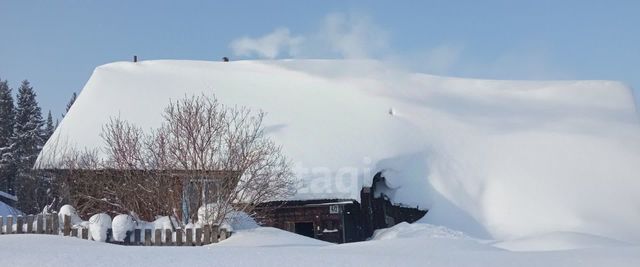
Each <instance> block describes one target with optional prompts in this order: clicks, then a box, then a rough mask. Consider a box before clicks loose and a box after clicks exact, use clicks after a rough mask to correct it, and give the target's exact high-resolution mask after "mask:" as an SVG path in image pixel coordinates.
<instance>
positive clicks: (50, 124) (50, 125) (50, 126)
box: [42, 110, 57, 143]
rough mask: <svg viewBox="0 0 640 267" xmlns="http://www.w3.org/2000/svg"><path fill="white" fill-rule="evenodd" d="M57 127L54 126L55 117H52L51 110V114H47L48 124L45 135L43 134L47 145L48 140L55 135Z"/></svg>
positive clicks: (45, 127)
mask: <svg viewBox="0 0 640 267" xmlns="http://www.w3.org/2000/svg"><path fill="white" fill-rule="evenodd" d="M56 124H57V123H56ZM56 126H57V125H54V124H53V117H52V116H51V110H49V114H47V123H46V124H45V126H44V129H43V133H42V135H43V140H44V142H45V143H46V142H47V140H49V137H51V135H53V131H55V130H56Z"/></svg>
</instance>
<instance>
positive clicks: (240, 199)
mask: <svg viewBox="0 0 640 267" xmlns="http://www.w3.org/2000/svg"><path fill="white" fill-rule="evenodd" d="M264 117H265V113H263V112H252V111H251V110H250V109H248V108H244V107H228V106H224V105H222V104H220V103H219V102H218V101H217V99H216V98H215V97H207V96H193V97H186V98H184V99H182V100H178V101H172V102H170V104H169V105H168V106H167V107H166V108H165V110H164V113H163V118H164V122H163V124H162V125H161V126H160V127H159V128H158V129H155V130H151V131H148V132H145V131H143V130H142V129H141V128H140V127H138V126H136V125H134V124H132V123H129V122H127V121H124V120H121V119H119V118H113V119H111V120H110V121H109V122H108V123H107V124H106V125H105V126H104V127H103V133H102V138H103V140H104V142H105V148H104V151H103V152H104V153H103V154H102V155H101V154H100V153H97V152H95V151H82V152H77V151H74V152H73V153H68V156H65V157H64V160H62V162H61V163H60V164H59V165H61V166H62V168H64V169H65V172H64V174H63V175H61V174H58V175H57V176H58V177H59V179H58V180H59V182H58V183H57V184H58V187H59V188H58V191H59V192H61V193H60V194H61V195H65V197H68V198H69V201H71V202H72V203H73V204H74V205H76V206H77V207H78V211H79V212H81V213H84V214H88V213H91V212H94V211H102V212H104V211H110V212H113V213H130V214H134V215H136V216H139V217H141V218H143V219H148V220H150V219H153V216H154V215H173V216H176V217H179V215H183V217H184V218H187V219H188V220H189V221H194V220H195V219H196V218H197V210H198V207H201V206H204V205H205V204H208V203H214V205H209V208H208V209H206V212H207V214H205V216H206V219H207V221H208V222H210V223H221V222H222V221H223V220H224V219H225V218H226V216H227V215H228V214H229V212H231V211H232V210H239V211H244V212H247V213H250V212H251V210H252V208H253V207H254V206H255V204H258V203H261V202H264V201H268V200H271V199H278V198H283V197H286V196H287V195H289V194H291V193H292V192H293V181H292V173H291V170H290V166H289V162H288V160H287V159H286V157H285V156H284V155H283V154H282V152H281V149H280V147H278V146H277V145H276V144H274V142H273V141H271V140H270V139H269V138H267V137H266V136H265V134H264V130H263V125H262V123H263V120H264Z"/></svg>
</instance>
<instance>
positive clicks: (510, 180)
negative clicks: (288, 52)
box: [37, 60, 640, 259]
mask: <svg viewBox="0 0 640 267" xmlns="http://www.w3.org/2000/svg"><path fill="white" fill-rule="evenodd" d="M202 93H204V94H205V95H213V94H215V95H216V96H217V97H218V99H219V100H220V101H221V102H222V103H223V104H227V105H242V106H248V107H251V108H254V109H262V110H264V111H266V112H267V113H268V115H267V118H266V121H265V123H266V124H265V126H266V131H267V134H268V135H269V136H270V137H271V138H272V139H273V140H274V141H275V142H277V143H278V144H280V145H282V147H283V150H284V153H285V154H286V155H287V156H288V157H289V158H290V159H292V161H293V162H294V165H295V166H296V169H295V171H296V174H297V178H298V179H299V180H300V184H301V187H300V189H299V191H298V194H297V195H296V196H295V197H294V198H297V199H305V198H325V197H329V198H353V199H359V195H358V193H359V190H360V186H362V185H368V184H370V183H371V178H372V177H373V176H374V175H375V173H377V172H379V171H382V172H383V173H384V176H385V177H386V178H387V180H388V182H389V184H390V186H391V187H392V188H394V189H395V190H393V192H391V194H392V199H393V200H394V202H399V203H404V204H408V205H419V206H420V207H423V208H429V209H430V211H429V213H428V214H427V216H426V217H425V218H424V219H423V220H422V221H421V222H425V223H431V224H435V225H444V226H447V227H448V228H452V229H455V230H459V231H463V232H464V233H465V234H467V235H470V236H473V237H477V238H486V239H494V240H499V241H503V240H516V239H520V238H525V237H531V236H537V235H544V234H546V233H556V232H572V233H582V234H587V235H592V236H601V237H604V238H610V239H615V240H620V241H624V242H629V243H638V242H640V230H639V229H638V227H637V226H638V225H639V224H640V212H639V211H640V194H638V188H640V179H638V175H639V173H640V124H639V118H638V113H637V111H636V105H635V103H634V100H633V97H632V93H631V90H630V88H628V87H627V86H625V85H624V84H622V83H619V82H614V81H501V80H478V79H463V78H450V77H438V76H432V75H427V74H421V73H413V72H408V71H405V70H400V69H395V68H392V67H389V66H387V65H385V64H382V63H380V62H377V61H368V60H364V61H361V60H357V61H352V60H279V61H236V62H228V63H224V62H204V61H177V60H157V61H142V62H138V63H132V62H116V63H111V64H107V65H103V66H100V67H98V68H96V70H95V71H94V73H93V75H92V76H91V78H90V79H89V81H88V82H87V84H86V85H85V87H84V89H83V90H82V92H81V93H80V95H79V97H78V99H77V101H76V102H75V104H74V105H73V107H72V108H71V110H70V111H69V113H68V114H67V115H66V116H65V118H64V120H63V121H62V122H61V123H60V125H59V127H58V128H57V129H56V132H55V133H54V135H53V137H52V138H51V139H49V141H48V142H47V144H46V145H45V148H44V150H43V153H42V154H41V156H40V158H39V162H38V165H37V166H39V167H41V168H47V167H55V166H56V161H55V159H56V157H57V155H61V154H62V153H61V152H60V151H61V150H63V148H65V147H70V146H75V147H77V148H80V149H84V148H90V149H91V148H97V149H100V148H102V147H103V146H104V145H103V142H102V140H101V138H100V131H101V129H102V126H103V125H104V123H106V122H107V121H108V120H109V118H110V117H114V116H120V117H121V118H122V119H126V120H128V121H130V122H133V123H136V124H138V125H140V126H142V127H143V128H145V129H148V128H152V127H157V126H158V125H159V124H160V122H161V115H160V114H161V112H162V110H163V108H164V107H165V106H166V105H167V103H168V102H169V100H170V99H173V100H176V99H180V98H183V97H184V96H190V95H193V94H202ZM298 167H303V168H298ZM304 168H307V169H308V170H306V171H305V169H304ZM354 170H355V172H354ZM350 174H353V175H354V177H356V178H355V179H348V178H345V177H349V175H350ZM327 177H328V178H327ZM336 177H337V178H336ZM380 242H384V240H381V241H380ZM496 253H498V254H499V253H500V252H496ZM531 258H532V259H534V258H535V257H534V256H531ZM589 258H592V256H589Z"/></svg>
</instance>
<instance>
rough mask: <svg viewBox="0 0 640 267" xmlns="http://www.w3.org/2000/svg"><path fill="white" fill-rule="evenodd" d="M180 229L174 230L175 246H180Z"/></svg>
mask: <svg viewBox="0 0 640 267" xmlns="http://www.w3.org/2000/svg"><path fill="white" fill-rule="evenodd" d="M182 242H183V240H182V229H177V230H176V246H182Z"/></svg>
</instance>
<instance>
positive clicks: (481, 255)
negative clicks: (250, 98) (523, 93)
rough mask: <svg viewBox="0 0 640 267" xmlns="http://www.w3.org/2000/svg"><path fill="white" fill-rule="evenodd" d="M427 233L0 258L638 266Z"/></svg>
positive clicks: (90, 249) (635, 250) (3, 243)
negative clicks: (346, 241) (361, 239)
mask: <svg viewBox="0 0 640 267" xmlns="http://www.w3.org/2000/svg"><path fill="white" fill-rule="evenodd" d="M404 226H406V225H404ZM401 228H402V227H401ZM429 229H430V230H434V229H438V228H437V227H430V226H427V227H426V228H425V229H423V230H424V231H421V232H424V233H421V234H417V235H409V236H397V237H395V238H385V239H382V240H372V241H367V242H358V243H350V244H343V245H335V244H330V243H325V242H322V241H319V240H315V239H310V238H307V237H304V236H300V235H295V234H292V233H289V232H285V231H282V230H279V229H275V228H269V227H261V228H255V229H251V230H242V231H238V232H236V233H234V234H233V235H232V236H231V237H230V238H229V239H227V240H224V241H222V242H220V243H217V244H213V245H208V246H202V247H153V246H152V247H142V246H120V245H113V244H105V243H100V242H95V241H87V240H81V239H78V238H73V237H63V236H52V235H2V236H0V258H2V263H3V266H5V265H6V266H68V267H76V266H78V267H80V266H98V267H99V266H157V267H161V266H191V267H197V266H240V267H241V266H308V267H314V266H438V267H450V266H451V267H454V266H455V267H464V266H474V267H481V266H491V267H496V266H498V267H499V266H523V267H529V266H580V267H583V266H604V267H610V266H616V267H627V266H629V267H631V266H634V267H635V266H639V265H640V256H639V255H640V247H637V246H625V247H616V248H615V249H613V248H590V249H577V250H565V251H539V252H514V251H507V250H502V249H499V248H495V247H493V246H491V245H489V244H483V243H482V242H478V241H476V240H474V239H469V238H460V237H459V236H457V235H444V236H442V235H441V234H440V233H439V232H442V229H440V230H436V231H435V232H437V233H438V234H436V236H437V237H429V236H430V235H431V231H430V230H429ZM395 230H400V229H395ZM414 230H415V229H414ZM400 231H402V230H400ZM447 231H449V230H446V231H445V232H447ZM451 232H454V231H451ZM34 252H37V253H34Z"/></svg>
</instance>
